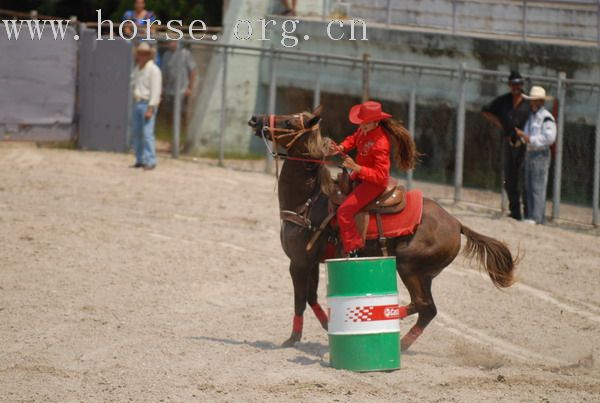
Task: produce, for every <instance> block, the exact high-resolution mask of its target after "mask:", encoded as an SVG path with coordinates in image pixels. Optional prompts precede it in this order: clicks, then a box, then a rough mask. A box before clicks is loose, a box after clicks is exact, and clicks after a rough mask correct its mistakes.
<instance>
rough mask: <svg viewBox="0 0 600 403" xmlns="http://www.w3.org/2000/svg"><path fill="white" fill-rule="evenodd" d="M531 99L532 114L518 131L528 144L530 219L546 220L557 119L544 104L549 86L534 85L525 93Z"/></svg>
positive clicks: (527, 185)
mask: <svg viewBox="0 0 600 403" xmlns="http://www.w3.org/2000/svg"><path fill="white" fill-rule="evenodd" d="M524 97H525V98H527V99H529V100H530V102H531V114H530V115H529V119H528V120H527V123H525V127H524V128H523V130H520V129H518V128H515V130H516V132H517V135H518V136H519V137H520V138H521V139H522V140H523V142H525V144H526V145H527V152H526V154H525V188H526V189H527V191H526V195H527V207H528V213H529V214H528V216H527V217H525V219H526V221H527V222H529V223H532V224H533V223H535V224H543V223H544V220H545V217H544V213H545V211H546V189H547V186H548V171H549V170H550V159H551V155H550V146H551V145H552V143H554V141H555V140H556V121H555V120H554V116H552V114H551V113H550V112H549V111H548V110H546V108H544V103H545V102H546V100H547V99H549V98H550V97H546V90H544V89H543V88H542V87H538V86H533V87H531V91H530V93H529V95H528V96H527V95H524Z"/></svg>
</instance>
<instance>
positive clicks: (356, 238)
mask: <svg viewBox="0 0 600 403" xmlns="http://www.w3.org/2000/svg"><path fill="white" fill-rule="evenodd" d="M385 188H386V187H385V186H379V185H375V184H373V183H370V182H362V183H361V184H360V185H358V186H357V187H356V188H355V189H354V191H352V193H350V194H349V195H348V198H347V199H346V200H344V202H343V203H342V205H341V206H340V207H339V208H338V211H337V220H338V224H339V226H340V235H341V237H342V243H343V245H344V252H346V253H348V252H350V251H352V250H354V249H360V248H362V247H363V246H365V245H364V242H363V240H362V239H361V237H360V234H359V233H358V230H357V229H356V223H355V222H354V216H355V215H356V213H358V212H359V211H360V210H361V209H362V208H363V207H365V206H366V205H367V204H369V203H370V202H372V201H373V200H374V199H375V198H376V197H377V196H379V195H380V194H381V193H383V191H384V190H385Z"/></svg>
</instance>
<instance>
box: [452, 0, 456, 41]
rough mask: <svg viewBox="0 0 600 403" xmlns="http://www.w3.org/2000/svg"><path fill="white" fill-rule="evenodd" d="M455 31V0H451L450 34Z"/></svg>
mask: <svg viewBox="0 0 600 403" xmlns="http://www.w3.org/2000/svg"><path fill="white" fill-rule="evenodd" d="M455 33H456V0H452V34H455Z"/></svg>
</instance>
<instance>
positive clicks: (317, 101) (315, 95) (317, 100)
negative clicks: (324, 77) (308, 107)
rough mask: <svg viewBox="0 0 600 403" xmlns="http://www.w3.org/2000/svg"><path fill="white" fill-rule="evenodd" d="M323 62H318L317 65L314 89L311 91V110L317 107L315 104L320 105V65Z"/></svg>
mask: <svg viewBox="0 0 600 403" xmlns="http://www.w3.org/2000/svg"><path fill="white" fill-rule="evenodd" d="M322 65H323V64H322V63H320V62H319V66H318V67H317V78H316V80H315V89H314V91H313V110H314V109H316V108H317V106H319V105H321V66H322Z"/></svg>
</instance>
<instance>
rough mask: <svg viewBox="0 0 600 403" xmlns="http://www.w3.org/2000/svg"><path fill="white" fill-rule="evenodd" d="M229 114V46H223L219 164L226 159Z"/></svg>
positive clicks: (221, 164) (222, 164) (222, 163)
mask: <svg viewBox="0 0 600 403" xmlns="http://www.w3.org/2000/svg"><path fill="white" fill-rule="evenodd" d="M226 115H227V48H226V47H223V76H222V77H221V116H220V118H221V121H220V122H219V166H221V167H222V166H224V165H225V164H224V160H225V122H226V120H225V119H226Z"/></svg>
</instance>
